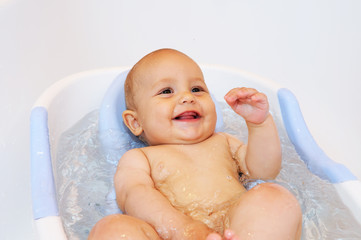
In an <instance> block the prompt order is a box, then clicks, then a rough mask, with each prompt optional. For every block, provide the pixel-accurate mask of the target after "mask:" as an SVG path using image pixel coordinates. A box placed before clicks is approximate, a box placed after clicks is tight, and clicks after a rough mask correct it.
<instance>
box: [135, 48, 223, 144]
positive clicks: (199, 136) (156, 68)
mask: <svg viewBox="0 0 361 240" xmlns="http://www.w3.org/2000/svg"><path fill="white" fill-rule="evenodd" d="M151 58H152V59H150V61H147V62H145V63H143V64H142V65H141V66H140V69H139V70H138V73H137V76H136V79H137V80H136V81H137V84H136V86H137V87H136V89H135V91H134V94H135V96H134V100H135V102H136V106H137V107H136V108H137V110H136V112H137V115H138V122H139V124H140V126H141V127H142V129H143V133H142V134H143V137H144V138H145V139H146V141H147V142H148V144H149V145H159V144H192V143H198V142H201V141H203V140H205V139H207V138H208V137H210V136H211V135H212V134H213V133H214V129H215V125H216V121H217V115H216V111H215V105H214V103H213V101H212V98H211V96H210V94H209V91H208V88H207V86H206V84H205V82H204V79H203V74H202V71H201V70H200V68H199V67H198V65H197V64H196V63H195V62H194V61H193V60H192V59H190V58H188V57H187V56H185V55H182V54H180V53H177V52H175V53H174V52H170V53H169V52H166V53H158V54H157V55H155V56H151Z"/></svg>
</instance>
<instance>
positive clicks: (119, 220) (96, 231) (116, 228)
mask: <svg viewBox="0 0 361 240" xmlns="http://www.w3.org/2000/svg"><path fill="white" fill-rule="evenodd" d="M127 225H129V219H128V218H127V216H126V215H121V214H114V215H109V216H106V217H104V218H102V219H101V220H99V221H98V222H97V223H96V224H95V225H94V227H93V228H92V230H91V231H90V234H89V236H88V240H93V239H115V238H116V237H117V236H119V235H121V234H123V233H122V228H124V226H127Z"/></svg>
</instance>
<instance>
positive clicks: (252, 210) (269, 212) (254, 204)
mask: <svg viewBox="0 0 361 240" xmlns="http://www.w3.org/2000/svg"><path fill="white" fill-rule="evenodd" d="M229 221H230V222H229V223H230V226H229V227H230V229H232V230H233V231H234V232H235V234H236V236H238V237H239V238H240V239H242V240H243V239H267V240H272V239H277V240H283V239H300V237H301V232H302V212H301V208H300V205H299V203H298V201H297V199H296V198H295V197H294V196H293V195H292V194H291V193H290V192H289V191H288V190H287V189H285V188H283V187H281V186H279V185H277V184H274V183H263V184H260V185H257V186H256V187H254V188H252V189H251V190H249V191H248V192H247V193H245V194H244V195H243V196H242V197H241V199H240V200H239V202H238V203H237V204H236V205H235V206H234V207H233V208H232V209H231V210H230V212H229Z"/></svg>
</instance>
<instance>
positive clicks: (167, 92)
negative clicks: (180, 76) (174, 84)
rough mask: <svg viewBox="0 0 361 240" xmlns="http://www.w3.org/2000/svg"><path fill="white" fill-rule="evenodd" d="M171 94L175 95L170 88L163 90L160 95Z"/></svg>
mask: <svg viewBox="0 0 361 240" xmlns="http://www.w3.org/2000/svg"><path fill="white" fill-rule="evenodd" d="M171 93H173V90H172V89H170V88H166V89H163V90H162V91H160V92H159V94H171Z"/></svg>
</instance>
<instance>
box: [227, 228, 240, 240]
mask: <svg viewBox="0 0 361 240" xmlns="http://www.w3.org/2000/svg"><path fill="white" fill-rule="evenodd" d="M224 239H225V240H240V239H239V238H238V237H237V236H236V234H235V233H234V232H233V231H232V230H231V229H226V230H225V231H224Z"/></svg>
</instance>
